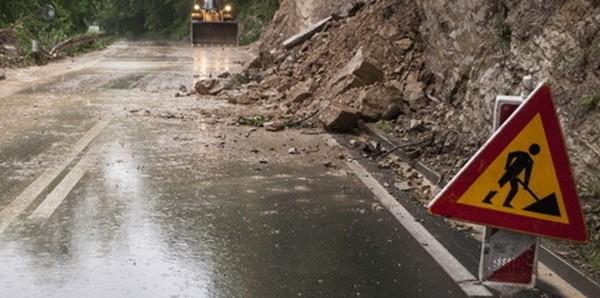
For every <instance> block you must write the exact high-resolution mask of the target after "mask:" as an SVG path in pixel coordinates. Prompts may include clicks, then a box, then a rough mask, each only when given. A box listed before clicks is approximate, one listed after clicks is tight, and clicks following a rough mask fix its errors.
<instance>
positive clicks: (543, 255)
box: [360, 124, 600, 297]
mask: <svg viewBox="0 0 600 298" xmlns="http://www.w3.org/2000/svg"><path fill="white" fill-rule="evenodd" d="M360 129H362V130H363V131H364V132H365V133H366V134H367V135H369V136H370V137H373V138H375V139H377V140H378V141H380V142H382V143H385V144H386V145H387V146H389V147H390V148H395V147H396V146H397V145H396V144H394V142H393V141H391V140H390V139H389V138H387V137H386V136H384V135H382V134H380V133H379V132H377V131H375V130H373V129H372V128H370V127H369V126H367V125H364V124H361V126H360ZM396 154H397V155H399V156H400V157H402V158H404V159H406V160H407V161H409V160H410V159H409V158H408V156H407V155H406V154H405V153H404V152H402V151H397V152H396ZM408 163H409V164H410V165H411V167H413V169H414V170H416V171H417V172H419V173H420V174H421V175H423V177H425V179H427V180H428V181H429V182H430V183H431V184H432V185H435V186H436V187H439V188H440V189H441V188H443V187H444V186H445V185H446V184H447V183H448V180H447V179H446V177H443V175H441V174H439V173H437V172H435V171H434V170H433V169H431V168H430V167H429V166H427V165H426V164H424V163H423V162H421V161H419V160H416V159H415V160H410V161H409V162H408ZM540 247H541V250H540V256H539V260H540V262H542V263H543V264H544V265H546V266H547V267H548V268H549V269H550V270H552V271H554V272H555V273H556V274H557V275H559V276H560V277H561V278H562V279H564V280H565V281H566V282H567V283H568V284H570V285H571V286H572V287H574V288H575V289H577V290H578V291H579V292H581V293H582V294H583V295H585V296H586V297H594V296H596V295H597V294H598V293H600V284H598V283H597V282H596V281H594V280H593V279H591V278H589V277H588V276H586V275H585V274H584V273H583V272H582V271H581V270H579V269H578V268H577V267H575V266H574V265H572V264H571V263H569V262H568V261H567V260H565V259H564V258H562V257H560V256H558V255H556V254H555V253H553V252H552V251H551V250H550V249H548V248H547V247H545V246H543V245H540ZM537 287H538V288H540V289H542V290H545V291H548V292H553V291H555V288H554V287H553V286H552V285H548V284H545V283H538V284H537Z"/></svg>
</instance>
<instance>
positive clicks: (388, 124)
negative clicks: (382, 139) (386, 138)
mask: <svg viewBox="0 0 600 298" xmlns="http://www.w3.org/2000/svg"><path fill="white" fill-rule="evenodd" d="M376 126H377V129H379V130H381V131H382V132H384V133H391V132H393V131H394V127H393V126H392V121H383V120H382V121H379V122H377V124H376Z"/></svg>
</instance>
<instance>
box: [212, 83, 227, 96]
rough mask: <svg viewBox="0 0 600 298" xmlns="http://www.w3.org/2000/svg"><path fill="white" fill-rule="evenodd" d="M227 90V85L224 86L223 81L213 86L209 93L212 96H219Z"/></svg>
mask: <svg viewBox="0 0 600 298" xmlns="http://www.w3.org/2000/svg"><path fill="white" fill-rule="evenodd" d="M224 89H225V84H223V82H222V81H216V82H215V83H214V84H213V86H212V87H211V88H210V90H209V91H208V93H209V94H210V95H218V94H219V93H221V91H223V90H224Z"/></svg>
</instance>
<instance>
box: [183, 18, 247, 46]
mask: <svg viewBox="0 0 600 298" xmlns="http://www.w3.org/2000/svg"><path fill="white" fill-rule="evenodd" d="M192 44H194V45H238V24H237V23H236V22H194V23H192Z"/></svg>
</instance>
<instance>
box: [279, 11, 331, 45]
mask: <svg viewBox="0 0 600 298" xmlns="http://www.w3.org/2000/svg"><path fill="white" fill-rule="evenodd" d="M332 19H333V17H331V16H329V17H327V18H324V19H322V20H320V21H318V22H316V23H315V24H312V25H311V26H309V27H308V28H306V29H304V30H302V31H301V32H299V33H298V34H296V35H294V36H292V37H290V38H288V39H287V40H285V41H284V42H283V44H282V45H283V47H284V48H285V49H286V50H289V49H291V48H293V47H295V46H297V45H300V44H302V43H304V42H305V41H307V40H309V39H310V38H311V37H312V36H313V35H315V34H316V33H317V32H319V31H321V29H323V27H325V25H327V23H329V22H330V21H331V20H332Z"/></svg>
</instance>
